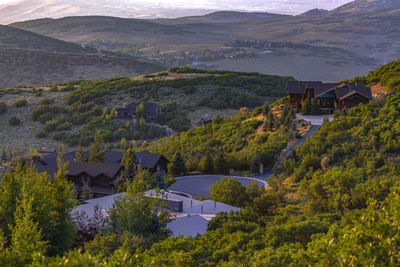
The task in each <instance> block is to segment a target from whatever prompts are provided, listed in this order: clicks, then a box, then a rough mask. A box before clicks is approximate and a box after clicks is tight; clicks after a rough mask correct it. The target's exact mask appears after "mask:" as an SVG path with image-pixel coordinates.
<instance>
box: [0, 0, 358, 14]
mask: <svg viewBox="0 0 400 267" xmlns="http://www.w3.org/2000/svg"><path fill="white" fill-rule="evenodd" d="M351 1H352V0H109V1H107V2H109V3H115V4H119V3H125V4H126V3H132V4H138V5H144V6H147V7H150V6H153V7H157V6H162V7H180V8H202V9H237V10H257V11H270V12H272V11H275V12H276V11H281V12H284V13H291V12H296V10H299V9H301V10H307V9H310V8H325V9H333V8H336V7H338V6H340V5H343V4H345V3H348V2H351ZM10 2H17V1H15V0H0V4H5V3H10ZM43 2H46V0H44V1H43ZM47 2H51V1H47ZM73 2H74V0H70V3H71V4H72V3H73Z"/></svg>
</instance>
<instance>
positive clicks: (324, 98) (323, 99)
mask: <svg viewBox="0 0 400 267" xmlns="http://www.w3.org/2000/svg"><path fill="white" fill-rule="evenodd" d="M287 91H288V95H289V103H290V104H291V105H292V106H293V108H294V110H295V112H302V109H303V104H304V102H305V101H306V100H308V102H309V103H310V104H311V105H316V106H317V107H318V108H319V109H320V111H321V113H322V114H333V113H334V111H335V110H336V109H342V108H344V107H346V108H352V107H355V106H357V105H358V104H360V103H368V102H369V101H370V100H371V99H372V94H371V88H369V87H366V86H365V85H364V84H361V83H352V84H349V83H323V82H320V81H301V82H289V83H288V84H287Z"/></svg>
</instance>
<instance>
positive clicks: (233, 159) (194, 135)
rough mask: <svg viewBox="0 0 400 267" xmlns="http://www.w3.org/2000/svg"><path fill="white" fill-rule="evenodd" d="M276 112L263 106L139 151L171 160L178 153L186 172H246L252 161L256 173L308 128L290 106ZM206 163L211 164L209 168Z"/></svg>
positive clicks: (147, 146) (221, 119)
mask: <svg viewBox="0 0 400 267" xmlns="http://www.w3.org/2000/svg"><path fill="white" fill-rule="evenodd" d="M277 109H279V108H278V107H274V111H272V110H269V108H268V106H264V107H263V108H257V109H255V110H254V111H253V112H243V113H241V114H238V115H236V116H233V117H230V118H227V119H223V118H222V117H217V118H215V119H214V120H213V121H212V122H211V123H209V124H206V125H202V126H201V127H198V128H193V129H190V130H189V131H187V132H183V133H180V134H178V135H174V136H171V137H168V138H163V139H161V140H159V141H156V142H151V143H148V144H145V145H144V146H143V147H142V148H141V149H146V150H149V151H151V152H156V153H162V154H163V155H165V156H166V157H167V158H169V159H171V160H172V159H174V157H175V155H176V154H177V153H180V154H181V156H182V157H183V158H184V160H185V161H186V164H187V166H188V169H189V171H201V172H204V173H213V172H214V173H219V174H221V173H228V171H229V169H234V170H249V168H250V167H251V166H250V165H251V164H252V162H253V165H254V166H253V172H255V173H257V172H258V171H259V164H260V163H262V164H264V166H266V167H268V166H271V165H272V164H273V163H274V162H275V160H276V156H277V155H278V154H280V152H281V151H282V149H284V148H285V147H286V146H287V144H288V142H289V141H291V140H293V139H295V138H296V136H297V134H298V132H299V131H298V130H299V129H300V128H301V127H302V126H307V124H306V123H305V122H304V124H303V123H301V122H299V121H297V120H295V121H294V120H293V119H294V113H293V112H292V110H291V109H290V108H289V107H285V109H284V110H283V111H282V110H280V111H278V110H277ZM274 114H275V115H274ZM207 161H208V163H207ZM210 162H211V163H210ZM207 164H210V165H211V167H209V169H207V166H205V165H207ZM216 165H219V167H216ZM221 166H222V168H221ZM213 167H214V169H213Z"/></svg>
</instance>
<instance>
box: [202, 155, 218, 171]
mask: <svg viewBox="0 0 400 267" xmlns="http://www.w3.org/2000/svg"><path fill="white" fill-rule="evenodd" d="M199 169H200V171H201V172H202V173H204V174H212V173H214V159H213V158H212V157H211V155H210V154H207V155H206V156H205V157H203V158H202V159H201V160H200V162H199Z"/></svg>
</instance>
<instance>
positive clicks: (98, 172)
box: [38, 162, 122, 197]
mask: <svg viewBox="0 0 400 267" xmlns="http://www.w3.org/2000/svg"><path fill="white" fill-rule="evenodd" d="M121 169H122V166H121V164H107V163H91V162H69V164H68V169H67V170H68V174H67V177H68V180H70V181H71V182H73V183H74V185H75V189H76V191H77V192H78V193H82V191H83V185H84V184H87V185H88V187H89V189H90V192H91V193H92V194H93V195H94V196H95V197H101V196H106V195H111V194H113V193H114V192H115V186H114V180H115V179H117V178H118V176H119V175H120V172H121ZM57 170H58V168H57V164H51V165H46V166H42V167H38V172H46V173H47V174H48V175H50V176H51V177H53V176H54V174H55V173H56V172H57Z"/></svg>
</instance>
